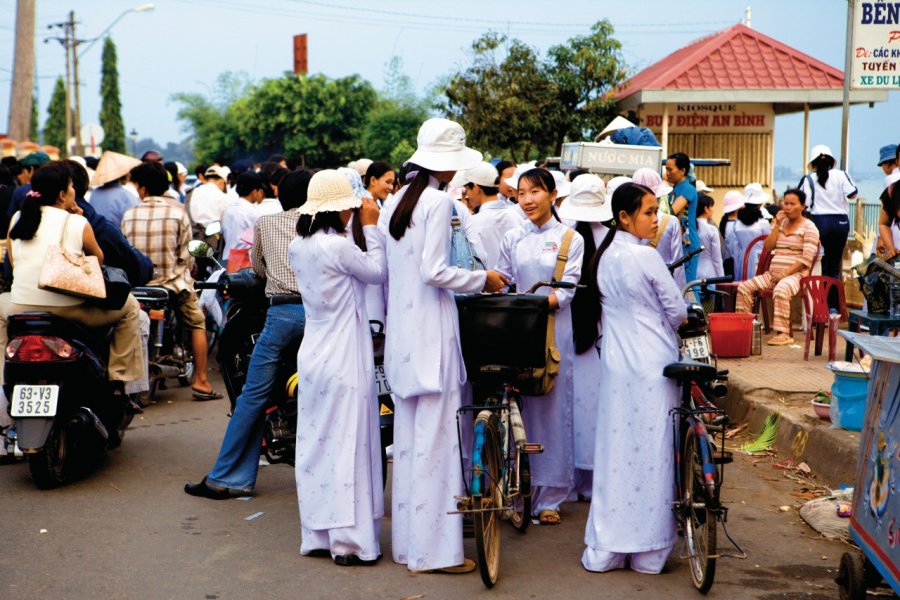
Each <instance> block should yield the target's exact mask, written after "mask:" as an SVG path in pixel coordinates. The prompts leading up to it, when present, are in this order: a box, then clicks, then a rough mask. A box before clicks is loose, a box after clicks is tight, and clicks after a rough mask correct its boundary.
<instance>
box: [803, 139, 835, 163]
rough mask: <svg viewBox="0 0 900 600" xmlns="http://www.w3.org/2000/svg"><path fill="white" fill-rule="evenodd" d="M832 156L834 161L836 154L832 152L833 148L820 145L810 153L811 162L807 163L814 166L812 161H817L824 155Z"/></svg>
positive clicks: (814, 147)
mask: <svg viewBox="0 0 900 600" xmlns="http://www.w3.org/2000/svg"><path fill="white" fill-rule="evenodd" d="M823 154H824V155H825V156H830V157H831V159H832V160H834V153H833V152H832V151H831V148H829V147H828V146H826V145H825V144H819V145H818V146H813V149H812V150H811V151H810V153H809V160H807V161H806V162H807V163H809V164H812V161H814V160H816V159H817V158H819V157H820V156H822V155H823Z"/></svg>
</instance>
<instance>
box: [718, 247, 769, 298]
mask: <svg viewBox="0 0 900 600" xmlns="http://www.w3.org/2000/svg"><path fill="white" fill-rule="evenodd" d="M767 237H769V236H768V235H761V236H759V237H755V238H753V239H752V240H750V243H749V244H748V245H747V248H746V249H745V250H744V258H743V263H742V264H743V269H741V273H742V274H743V275H744V279H750V277H747V266H748V265H749V263H750V255H751V254H752V253H753V250H754V246H756V244H762V243H763V242H765V241H766V238H767ZM758 274H759V273H757V275H758ZM741 281H742V280H740V279H735V280H734V281H732V282H731V283H718V284H716V289H717V290H719V291H722V292H725V293H727V294H728V298H729V302H728V304H727V308H726V309H725V310H726V311H727V312H734V310H735V304H736V300H735V299H736V298H737V289H738V286H739V285H740V284H741Z"/></svg>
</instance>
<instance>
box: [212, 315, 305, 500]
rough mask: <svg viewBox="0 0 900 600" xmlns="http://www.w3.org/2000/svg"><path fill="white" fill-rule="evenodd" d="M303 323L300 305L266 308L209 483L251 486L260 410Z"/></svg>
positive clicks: (261, 419) (261, 416)
mask: <svg viewBox="0 0 900 600" xmlns="http://www.w3.org/2000/svg"><path fill="white" fill-rule="evenodd" d="M305 324H306V313H305V311H304V310H303V305H302V304H282V305H279V306H271V307H269V312H268V314H267V315H266V326H265V327H264V328H263V331H262V333H261V334H260V336H259V339H258V340H257V342H256V346H254V348H253V355H252V356H251V357H250V366H249V368H248V370H247V381H246V383H244V389H243V391H242V392H241V395H240V396H238V399H237V403H236V404H235V407H234V414H233V415H232V416H231V420H230V421H229V422H228V429H226V430H225V439H223V440H222V449H221V450H220V451H219V458H218V459H216V464H215V465H214V466H213V468H212V470H211V471H210V472H209V475H207V481H208V482H209V483H210V484H212V485H215V486H218V487H226V488H230V489H233V490H242V491H245V492H249V491H250V490H252V489H253V486H254V484H255V483H256V474H257V471H258V470H259V453H260V444H261V443H262V434H263V424H264V414H263V413H264V411H265V408H266V402H267V401H268V399H269V394H270V393H271V392H272V387H273V386H274V385H275V377H276V375H277V372H278V363H279V361H280V360H281V353H282V352H283V351H284V348H285V347H287V346H288V345H289V344H290V343H291V342H292V341H294V340H295V339H297V338H299V337H300V336H302V335H303V327H304V325H305Z"/></svg>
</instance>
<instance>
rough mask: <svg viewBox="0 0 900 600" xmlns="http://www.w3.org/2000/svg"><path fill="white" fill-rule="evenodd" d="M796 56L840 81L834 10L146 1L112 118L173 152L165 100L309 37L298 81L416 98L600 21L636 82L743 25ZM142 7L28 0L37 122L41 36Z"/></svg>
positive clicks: (95, 25) (86, 30)
mask: <svg viewBox="0 0 900 600" xmlns="http://www.w3.org/2000/svg"><path fill="white" fill-rule="evenodd" d="M748 3H749V4H751V6H752V11H753V12H752V26H753V28H754V29H757V30H759V31H761V32H763V33H765V34H767V35H770V36H772V37H774V38H776V39H778V40H780V41H782V42H784V43H786V44H788V45H791V46H793V47H795V48H797V49H798V50H801V51H803V52H805V53H807V54H810V55H812V56H814V57H816V58H818V59H820V60H822V61H824V62H826V63H828V64H831V65H834V66H836V67H838V68H840V69H843V62H844V58H843V57H844V37H845V29H846V7H847V4H846V1H845V0H790V1H786V0H757V1H748V0H682V1H680V2H677V1H676V2H673V1H671V0H669V1H666V2H663V1H657V0H636V1H621V0H620V1H611V0H593V1H589V0H568V1H567V2H547V1H543V2H537V1H533V0H519V1H500V0H453V1H452V2H447V1H428V0H379V1H375V2H369V1H363V0H336V1H335V2H330V1H321V2H319V1H300V0H262V1H249V0H155V4H156V8H155V10H153V11H152V12H146V13H139V14H138V13H136V14H129V15H127V16H126V17H124V18H123V19H122V20H121V21H120V22H119V23H118V24H117V25H116V26H115V27H114V28H113V29H112V31H111V35H112V37H113V39H114V40H115V42H116V44H117V47H118V53H119V77H120V86H121V98H122V104H123V110H122V112H123V118H124V120H125V126H126V128H127V130H128V131H130V130H131V129H132V128H134V129H136V130H137V132H138V133H139V135H140V137H153V138H155V139H156V140H157V141H158V142H161V143H165V142H168V141H178V140H181V139H182V138H183V137H184V136H185V135H186V132H185V130H184V129H183V126H182V125H181V124H180V123H178V122H177V121H176V119H175V113H176V110H177V106H176V105H175V103H173V102H171V101H170V100H169V98H170V96H171V94H173V93H175V92H199V93H208V91H209V90H210V86H211V85H212V84H213V82H214V81H215V79H216V76H217V75H218V74H219V73H221V72H223V71H228V70H231V71H244V72H246V73H247V74H248V75H249V76H250V77H251V78H253V79H255V80H258V79H263V78H268V77H278V76H279V75H280V74H281V73H283V72H284V71H288V70H291V69H292V66H293V62H292V60H293V59H292V36H293V35H294V34H298V33H308V34H309V69H310V72H321V73H324V74H325V75H328V76H329V77H341V76H346V75H351V74H354V73H358V74H359V75H361V76H363V77H365V78H366V79H368V80H370V81H371V82H373V83H374V84H375V85H376V87H381V86H382V83H383V73H384V67H385V64H386V63H387V61H388V60H389V59H390V57H391V56H393V55H398V56H400V57H401V58H402V59H403V62H404V67H405V71H406V73H407V74H408V75H409V76H410V77H412V79H413V80H414V82H415V84H416V86H417V88H418V89H420V90H424V89H426V88H427V87H428V86H430V85H431V84H432V83H433V82H434V81H435V80H436V79H437V78H438V77H440V76H441V75H444V74H447V73H448V72H451V71H452V70H454V69H455V68H457V67H460V66H465V65H467V64H468V49H469V46H470V44H471V42H472V40H474V39H475V38H476V37H478V36H479V35H481V34H482V33H484V32H485V31H487V30H488V29H492V28H493V29H496V30H499V31H503V32H507V31H508V32H509V34H510V35H511V36H512V37H516V38H519V39H521V40H522V41H524V42H526V43H528V44H530V45H532V46H534V47H536V48H537V49H539V50H541V51H544V50H546V49H547V48H548V47H549V46H551V45H554V44H557V43H561V42H564V41H565V40H566V39H567V38H569V37H571V36H573V35H578V34H583V33H586V32H587V31H588V28H589V27H590V25H591V24H592V23H593V22H595V21H596V20H598V19H602V18H608V19H609V20H610V21H611V22H612V23H613V25H614V27H615V28H616V36H617V37H618V39H620V40H621V42H622V44H623V46H624V53H625V58H626V60H627V62H628V65H629V67H630V68H632V69H633V70H635V71H637V70H639V69H641V68H643V67H646V66H648V65H650V64H652V63H653V62H655V61H657V60H658V59H660V58H663V57H664V56H666V55H667V54H669V53H671V52H673V51H675V50H677V49H678V48H680V47H681V46H683V45H685V44H687V43H689V42H691V41H692V40H695V39H697V38H699V37H703V36H705V35H708V34H710V33H713V32H715V31H719V30H721V29H724V28H726V27H728V26H729V25H731V24H733V23H736V22H738V21H740V20H742V19H743V17H744V9H745V7H746V6H747V4H748ZM140 4H142V1H141V0H132V1H121V0H115V1H113V0H77V1H76V0H67V1H62V0H37V32H36V46H37V50H36V54H37V76H38V80H37V81H38V102H39V110H40V119H41V123H42V124H43V121H44V119H46V109H47V104H48V102H49V100H50V93H51V91H52V85H53V82H54V79H55V78H56V77H57V76H59V75H62V74H64V68H65V61H64V52H63V49H62V46H61V45H60V44H59V43H58V42H56V41H50V42H47V43H44V42H43V39H44V38H45V37H46V36H47V35H48V34H53V35H56V34H55V33H53V32H52V31H51V30H48V29H47V25H48V24H51V23H54V22H58V21H62V20H64V19H65V18H66V15H67V14H68V11H69V10H71V9H75V11H76V19H77V20H78V21H79V24H78V37H79V38H91V37H94V36H97V35H98V34H100V32H102V31H103V29H104V28H105V27H107V26H108V25H109V24H110V23H111V22H112V21H113V20H114V19H115V18H116V17H117V16H118V15H120V14H121V13H122V12H124V11H127V10H129V9H130V8H132V7H135V6H138V5H140ZM15 5H16V2H15V0H0V130H4V129H5V128H6V121H7V114H8V109H9V100H8V99H9V97H10V94H9V91H10V90H9V87H10V79H11V69H12V59H13V36H14V25H15ZM101 49H102V43H97V44H96V45H95V46H94V47H93V48H91V49H90V50H89V51H88V52H87V53H86V54H85V55H84V57H83V58H82V59H81V68H80V73H81V80H82V87H81V89H82V92H81V103H82V109H81V110H82V122H83V123H89V122H96V120H97V115H98V113H99V109H100V100H99V87H100V54H101ZM810 121H811V140H810V142H811V143H812V144H816V143H825V144H828V145H830V146H831V147H832V148H833V149H834V150H835V152H838V151H839V147H840V109H836V110H824V111H814V112H813V113H812V116H811V118H810ZM850 130H851V138H850V148H851V150H850V155H851V167H852V168H854V170H873V171H874V170H875V167H874V164H875V162H876V156H877V151H878V147H879V146H881V145H883V144H886V143H891V142H898V141H900V93H898V92H893V93H892V94H891V99H890V101H889V102H887V103H883V104H880V105H876V107H875V108H872V109H870V108H868V107H867V106H863V107H855V108H853V109H852V111H851V127H850ZM802 133H803V130H802V115H794V116H784V117H778V118H777V119H776V131H775V145H776V150H775V163H776V164H777V165H788V166H791V167H794V168H797V169H799V167H800V165H801V158H802V157H801V153H802V144H803V141H802Z"/></svg>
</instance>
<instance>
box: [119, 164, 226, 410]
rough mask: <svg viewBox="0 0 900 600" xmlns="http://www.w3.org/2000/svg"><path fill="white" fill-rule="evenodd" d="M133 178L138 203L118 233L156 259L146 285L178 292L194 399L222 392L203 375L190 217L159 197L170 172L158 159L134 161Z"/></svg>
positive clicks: (204, 357)
mask: <svg viewBox="0 0 900 600" xmlns="http://www.w3.org/2000/svg"><path fill="white" fill-rule="evenodd" d="M131 180H132V181H133V182H134V184H135V185H136V186H137V189H138V194H139V195H140V197H141V203H140V204H139V205H137V206H135V207H132V208H129V209H128V211H126V212H125V216H123V217H122V233H123V234H125V237H126V238H127V239H128V241H130V242H131V243H132V244H133V245H134V247H135V248H137V249H138V250H140V251H141V252H143V253H144V254H146V255H147V256H148V257H150V260H152V261H153V264H154V265H156V273H155V274H154V277H153V279H151V280H150V282H149V285H158V286H162V287H164V288H166V289H168V290H171V291H172V292H174V293H175V294H176V296H175V304H176V306H177V308H178V310H179V312H180V313H181V325H182V327H184V328H186V329H187V330H189V331H190V332H191V345H192V347H193V350H194V366H195V370H194V373H195V374H194V384H193V387H192V390H193V393H194V399H195V400H217V399H219V398H222V394H220V393H219V392H216V391H215V390H214V389H213V387H212V385H211V384H210V383H209V379H207V377H206V364H207V345H206V344H207V342H206V319H205V317H204V316H203V312H202V311H201V310H200V304H199V303H198V301H197V292H195V291H194V281H193V279H192V278H191V273H190V271H191V256H190V254H189V253H188V248H187V246H188V242H190V241H191V223H190V220H189V219H188V216H187V213H186V212H185V210H184V209H183V208H181V207H180V206H173V205H171V204H170V203H169V202H168V201H167V200H166V199H165V198H163V197H162V195H163V193H164V192H165V191H166V190H167V189H168V188H169V178H168V176H167V175H166V170H165V169H164V168H163V166H162V165H161V164H159V163H157V162H147V163H143V164H140V165H138V166H137V167H135V168H134V169H133V170H132V171H131Z"/></svg>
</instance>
